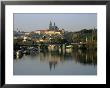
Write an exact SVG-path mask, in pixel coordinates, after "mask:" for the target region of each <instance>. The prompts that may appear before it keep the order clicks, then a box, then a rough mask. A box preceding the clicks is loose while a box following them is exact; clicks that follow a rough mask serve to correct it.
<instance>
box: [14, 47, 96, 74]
mask: <svg viewBox="0 0 110 88" xmlns="http://www.w3.org/2000/svg"><path fill="white" fill-rule="evenodd" d="M13 72H14V75H97V52H96V51H82V50H75V51H71V50H69V49H67V50H66V51H65V52H56V51H52V52H47V51H46V52H40V53H39V52H37V53H35V54H34V53H33V54H30V55H25V54H24V55H23V56H22V57H21V58H16V59H14V64H13Z"/></svg>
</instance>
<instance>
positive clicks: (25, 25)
mask: <svg viewBox="0 0 110 88" xmlns="http://www.w3.org/2000/svg"><path fill="white" fill-rule="evenodd" d="M50 21H52V23H54V22H55V23H56V25H57V26H58V27H59V28H64V29H65V30H67V31H78V30H81V29H84V28H86V29H90V28H94V27H95V28H96V27H97V14H96V13H84V14H83V13H78V14H76V13H61V14H60V13H58V14H54V13H52V14H49V13H47V14H46V13H45V14H44V13H43V14H42V13H41V14H40V13H38V14H37V13H34V14H29V13H25V14H23V13H18V14H17V13H16V14H14V30H17V28H18V29H19V30H21V31H34V30H39V29H46V28H48V27H49V23H50Z"/></svg>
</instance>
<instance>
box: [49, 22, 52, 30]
mask: <svg viewBox="0 0 110 88" xmlns="http://www.w3.org/2000/svg"><path fill="white" fill-rule="evenodd" d="M51 29H52V22H51V21H50V24H49V30H51Z"/></svg>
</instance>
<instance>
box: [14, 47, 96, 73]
mask: <svg viewBox="0 0 110 88" xmlns="http://www.w3.org/2000/svg"><path fill="white" fill-rule="evenodd" d="M24 55H26V54H23V55H21V56H20V59H23V56H24ZM27 56H31V58H30V59H39V60H40V62H47V63H48V65H49V69H50V71H51V70H52V69H54V70H55V69H56V67H57V65H58V64H61V63H64V62H66V61H71V62H72V61H73V62H76V63H80V64H82V65H94V66H96V65H97V53H96V51H91V50H80V49H79V50H72V49H71V48H70V49H66V50H65V51H63V52H61V51H43V52H35V51H33V52H32V53H30V54H29V55H27ZM18 58H19V56H17V58H15V59H18ZM68 65H69V64H68Z"/></svg>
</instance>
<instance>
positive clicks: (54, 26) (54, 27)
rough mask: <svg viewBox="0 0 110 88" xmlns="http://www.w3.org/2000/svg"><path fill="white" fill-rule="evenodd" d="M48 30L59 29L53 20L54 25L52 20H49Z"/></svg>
mask: <svg viewBox="0 0 110 88" xmlns="http://www.w3.org/2000/svg"><path fill="white" fill-rule="evenodd" d="M49 30H54V31H55V30H59V28H58V27H57V26H56V25H55V22H54V25H52V22H51V21H50V24H49Z"/></svg>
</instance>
